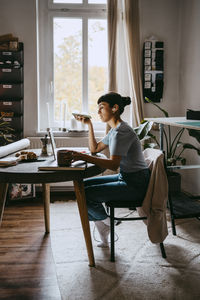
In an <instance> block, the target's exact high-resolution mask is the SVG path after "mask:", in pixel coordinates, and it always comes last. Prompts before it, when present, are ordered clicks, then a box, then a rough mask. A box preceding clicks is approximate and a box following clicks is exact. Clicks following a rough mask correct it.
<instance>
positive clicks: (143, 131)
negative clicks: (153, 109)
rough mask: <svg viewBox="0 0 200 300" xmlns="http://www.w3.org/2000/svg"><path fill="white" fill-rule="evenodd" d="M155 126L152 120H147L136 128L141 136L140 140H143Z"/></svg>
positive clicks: (136, 131)
mask: <svg viewBox="0 0 200 300" xmlns="http://www.w3.org/2000/svg"><path fill="white" fill-rule="evenodd" d="M152 126H153V122H152V121H150V122H149V121H146V122H144V123H142V124H140V125H139V126H138V127H136V128H134V131H135V133H136V134H137V136H138V137H139V139H140V140H142V139H143V138H144V137H146V136H147V135H148V133H149V131H150V130H151V128H152Z"/></svg>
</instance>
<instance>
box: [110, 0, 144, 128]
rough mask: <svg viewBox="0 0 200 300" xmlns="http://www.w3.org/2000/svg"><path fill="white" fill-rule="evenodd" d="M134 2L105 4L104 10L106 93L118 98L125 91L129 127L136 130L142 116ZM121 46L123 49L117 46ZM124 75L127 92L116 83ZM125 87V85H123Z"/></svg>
mask: <svg viewBox="0 0 200 300" xmlns="http://www.w3.org/2000/svg"><path fill="white" fill-rule="evenodd" d="M138 2H139V1H138V0H108V6H107V7H108V10H107V11H108V53H109V71H108V73H109V85H108V87H109V91H116V92H119V93H122V94H123V91H125V90H126V92H125V93H126V95H127V96H128V94H129V96H130V97H131V99H132V107H131V123H132V124H131V125H132V126H133V127H135V126H137V125H138V124H139V123H140V122H141V121H142V119H143V116H144V113H143V94H142V83H141V51H140V29H139V3H138ZM117 33H118V34H117ZM122 35H123V36H122ZM117 39H118V40H117ZM122 42H123V43H124V45H122V44H121V43H122ZM122 49H123V50H122ZM122 51H123V52H122ZM124 58H125V59H126V63H124V61H123V59H124ZM121 61H123V63H122V64H123V65H122V66H120V68H119V65H120V62H121ZM123 68H124V70H123ZM125 68H126V70H125ZM123 73H124V74H123ZM126 73H127V74H128V86H129V88H128V91H127V89H124V88H123V82H122V83H121V82H118V81H119V78H121V79H122V78H123V76H124V77H125V74H126ZM125 84H126V85H127V83H125Z"/></svg>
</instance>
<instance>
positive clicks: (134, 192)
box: [73, 92, 150, 247]
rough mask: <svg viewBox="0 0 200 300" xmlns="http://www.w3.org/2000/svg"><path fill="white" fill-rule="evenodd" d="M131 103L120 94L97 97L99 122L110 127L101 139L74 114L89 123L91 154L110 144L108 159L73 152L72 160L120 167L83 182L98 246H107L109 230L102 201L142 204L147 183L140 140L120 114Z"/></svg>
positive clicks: (146, 172) (91, 127)
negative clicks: (114, 172)
mask: <svg viewBox="0 0 200 300" xmlns="http://www.w3.org/2000/svg"><path fill="white" fill-rule="evenodd" d="M130 103H131V100H130V98H129V97H122V96H121V95H120V94H117V93H114V92H110V93H108V94H105V95H103V96H101V97H100V98H99V100H98V105H99V109H98V114H99V116H100V118H101V120H102V122H106V123H107V124H108V125H109V126H110V127H111V129H110V131H109V132H108V134H107V135H106V136H105V137H104V138H103V139H102V140H101V141H100V142H97V141H96V139H95V136H94V130H93V125H92V122H91V120H90V119H88V118H83V117H80V116H79V117H78V116H77V117H76V119H77V120H79V121H81V122H83V123H84V124H87V125H88V129H89V148H90V151H91V153H93V154H94V153H98V152H101V151H102V150H104V149H105V148H107V147H109V150H110V158H108V159H105V158H100V157H95V156H90V155H86V154H83V153H79V152H73V159H74V160H84V161H87V162H91V163H94V164H96V165H97V166H99V167H102V168H105V169H110V170H117V169H118V167H120V172H119V174H114V175H108V176H101V177H97V178H91V179H87V180H85V181H84V184H85V194H86V201H87V207H88V216H89V220H90V221H94V222H95V225H96V227H97V229H98V231H99V234H100V238H101V240H102V243H100V244H99V245H98V246H99V247H107V246H108V235H109V232H110V228H109V225H110V220H109V218H108V216H107V213H106V211H105V209H104V207H103V205H102V203H105V202H107V201H109V200H123V199H124V200H131V201H133V206H134V202H135V201H137V203H138V201H139V202H141V204H142V201H143V199H144V196H145V193H146V190H147V187H148V183H149V177H150V172H149V169H148V168H147V165H146V163H145V161H144V157H143V154H142V150H141V145H140V141H139V139H138V137H137V135H136V134H135V132H134V130H133V129H132V128H131V127H130V126H129V125H128V124H127V123H125V122H124V121H123V120H122V119H121V117H120V115H121V114H122V113H123V111H124V107H125V106H126V105H129V104H130Z"/></svg>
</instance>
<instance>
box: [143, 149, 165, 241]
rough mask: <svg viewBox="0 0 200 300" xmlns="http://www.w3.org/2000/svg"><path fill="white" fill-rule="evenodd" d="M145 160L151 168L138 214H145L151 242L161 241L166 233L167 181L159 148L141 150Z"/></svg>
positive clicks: (162, 156)
mask: <svg viewBox="0 0 200 300" xmlns="http://www.w3.org/2000/svg"><path fill="white" fill-rule="evenodd" d="M143 154H144V158H145V161H146V163H147V165H148V167H149V168H150V170H151V177H150V181H149V186H148V189H147V193H146V196H145V198H144V201H143V204H142V207H141V209H140V212H139V214H140V215H141V216H143V215H144V214H145V215H146V216H147V228H148V234H149V238H150V240H151V241H152V242H153V243H161V242H163V240H164V239H165V237H166V236H167V234H168V231H167V222H166V212H165V210H166V202H167V198H168V181H167V176H166V172H165V167H164V154H163V153H162V151H161V150H158V149H152V148H147V149H145V150H144V151H143Z"/></svg>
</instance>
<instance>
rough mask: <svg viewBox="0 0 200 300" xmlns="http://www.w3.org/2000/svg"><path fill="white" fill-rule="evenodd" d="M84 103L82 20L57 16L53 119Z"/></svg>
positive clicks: (67, 114)
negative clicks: (65, 110)
mask: <svg viewBox="0 0 200 300" xmlns="http://www.w3.org/2000/svg"><path fill="white" fill-rule="evenodd" d="M64 103H66V108H67V112H66V116H67V118H66V119H67V120H69V119H71V113H72V111H75V110H80V107H82V20H81V19H70V18H54V119H55V120H56V121H61V120H63V117H64V116H63V112H64V109H63V107H64Z"/></svg>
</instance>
